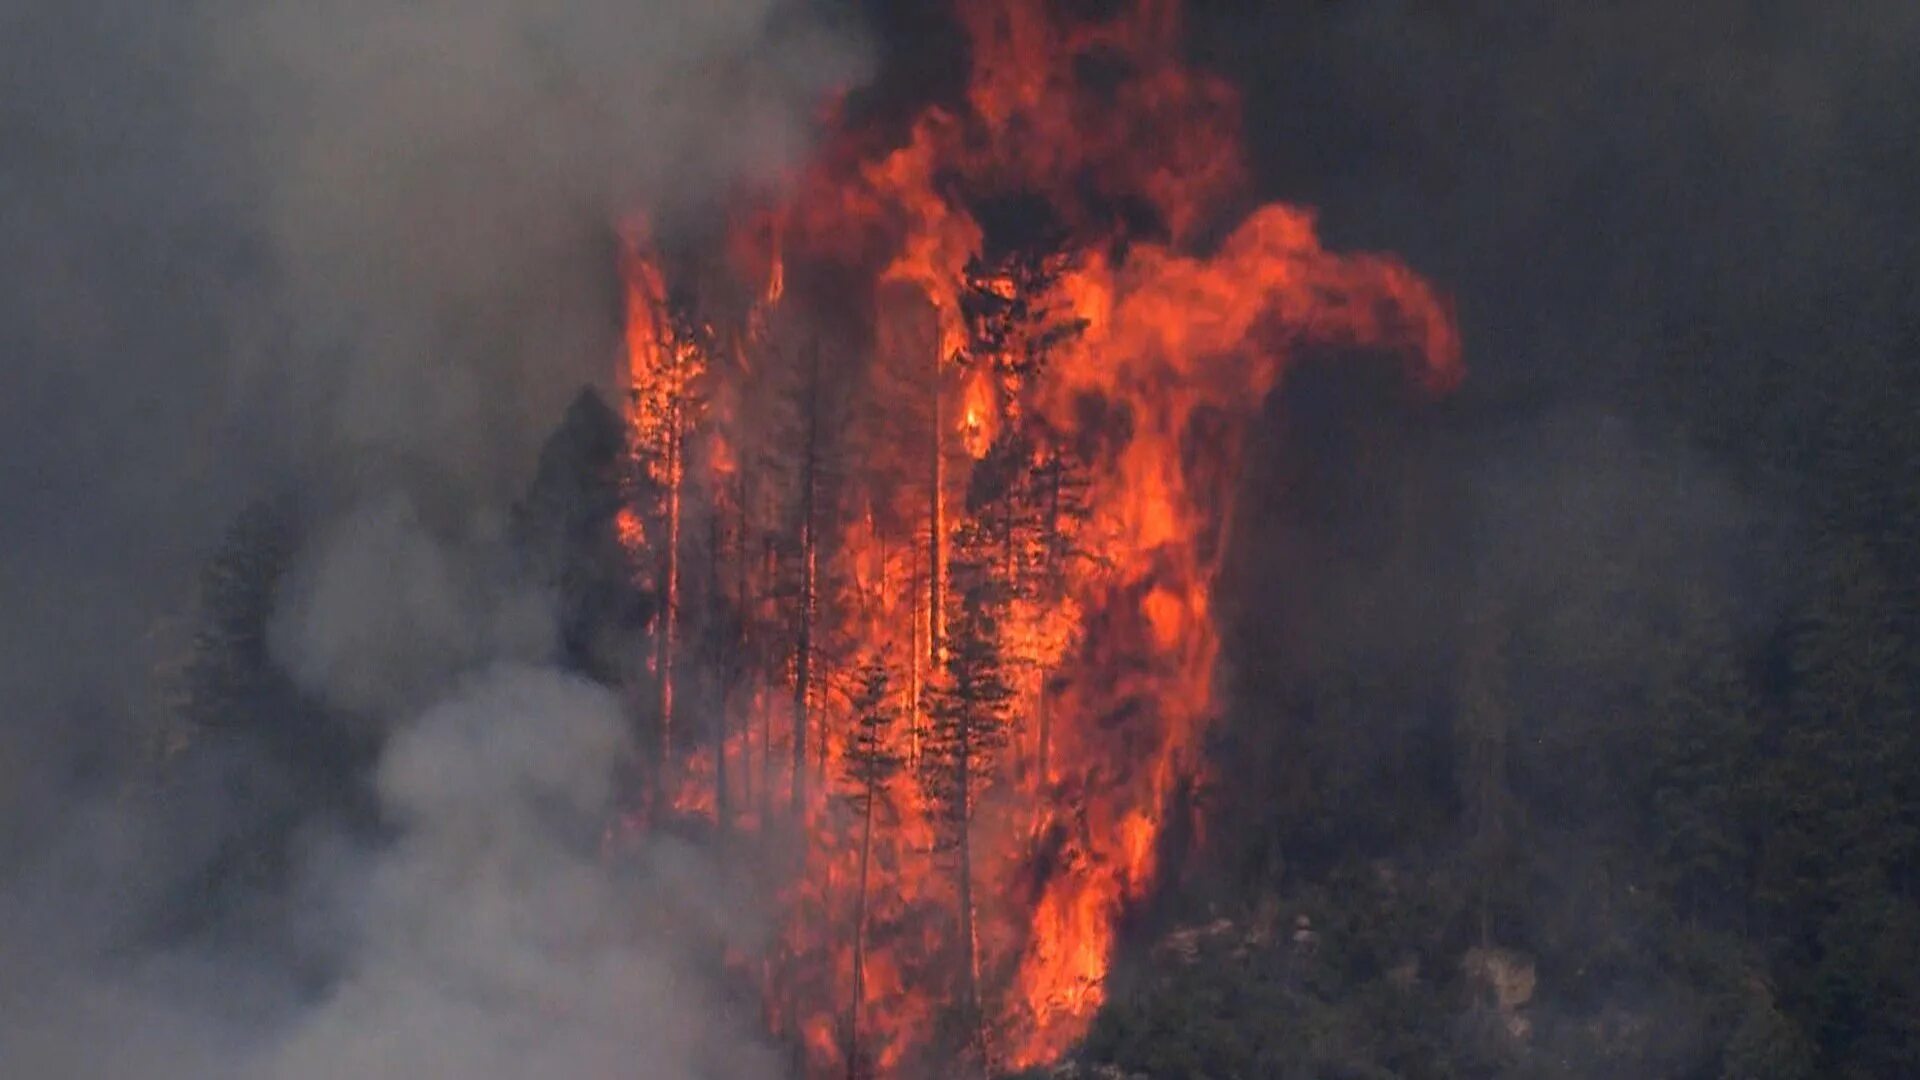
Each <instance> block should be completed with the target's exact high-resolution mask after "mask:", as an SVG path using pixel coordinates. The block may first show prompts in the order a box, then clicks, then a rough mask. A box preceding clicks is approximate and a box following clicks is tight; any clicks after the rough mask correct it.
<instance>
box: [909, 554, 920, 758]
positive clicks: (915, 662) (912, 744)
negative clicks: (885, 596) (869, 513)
mask: <svg viewBox="0 0 1920 1080" xmlns="http://www.w3.org/2000/svg"><path fill="white" fill-rule="evenodd" d="M908 539H909V541H911V539H912V538H911V537H909V538H908ZM907 560H908V566H909V568H910V569H909V572H908V586H907V596H908V598H909V600H908V606H909V607H911V608H912V612H911V617H910V618H908V619H907V766H908V767H909V768H914V769H917V768H919V767H920V548H919V546H918V545H916V544H913V543H909V544H908V545H907Z"/></svg>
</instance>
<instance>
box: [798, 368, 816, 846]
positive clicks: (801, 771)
mask: <svg viewBox="0 0 1920 1080" xmlns="http://www.w3.org/2000/svg"><path fill="white" fill-rule="evenodd" d="M819 467H820V348H819V345H818V344H816V345H815V346H814V348H813V358H812V368H811V371H810V372H809V374H808V386H807V434H806V447H805V449H804V451H803V456H802V458H801V464H800V469H801V472H800V627H799V637H798V641H797V642H796V649H795V653H794V667H793V807H792V813H793V816H794V818H795V819H796V820H798V819H799V818H800V817H801V816H802V815H804V814H805V813H806V807H807V726H808V722H809V721H810V720H811V716H810V715H809V711H808V710H809V707H810V705H811V701H812V698H811V692H812V682H813V629H814V626H813V622H814V608H815V596H814V591H815V589H816V587H817V582H816V580H815V572H816V570H817V569H818V559H819V552H818V550H817V546H818V538H817V537H816V535H815V532H814V530H815V526H816V522H815V520H814V518H815V514H816V502H817V494H818V492H817V490H816V489H817V487H818V482H819V475H818V474H819Z"/></svg>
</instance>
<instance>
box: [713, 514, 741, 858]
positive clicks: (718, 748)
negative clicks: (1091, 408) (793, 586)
mask: <svg viewBox="0 0 1920 1080" xmlns="http://www.w3.org/2000/svg"><path fill="white" fill-rule="evenodd" d="M720 540H721V529H720V513H719V508H718V507H713V508H711V509H710V511H709V513H708V516H707V598H706V604H707V610H708V611H724V610H725V609H724V608H723V607H722V606H721V603H720V600H721V595H722V594H721V591H720ZM709 625H710V624H709ZM725 629H727V630H729V631H730V630H731V627H727V628H725ZM722 647H723V648H724V649H725V651H726V656H725V658H724V659H723V661H722V662H721V664H720V665H719V670H720V679H721V683H720V700H719V702H718V703H717V707H716V708H715V709H714V710H713V823H714V825H715V826H716V827H718V828H719V830H720V831H721V832H722V833H724V832H726V831H727V829H728V827H729V826H730V825H731V824H732V821H731V817H730V815H729V813H728V810H729V808H730V806H729V799H728V792H727V728H728V726H729V725H728V722H727V721H728V715H729V714H728V712H727V706H728V705H730V704H731V703H732V700H733V679H732V672H733V669H734V667H735V665H736V657H737V656H738V655H739V643H738V642H736V641H732V640H728V641H726V642H725V643H724V644H723V646H722Z"/></svg>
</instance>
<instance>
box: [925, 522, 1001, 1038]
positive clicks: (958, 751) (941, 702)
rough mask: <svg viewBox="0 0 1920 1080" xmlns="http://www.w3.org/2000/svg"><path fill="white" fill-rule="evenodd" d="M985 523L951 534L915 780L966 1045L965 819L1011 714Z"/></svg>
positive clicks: (969, 981) (995, 759)
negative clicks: (946, 921)
mask: <svg viewBox="0 0 1920 1080" xmlns="http://www.w3.org/2000/svg"><path fill="white" fill-rule="evenodd" d="M986 540H987V536H986V534H985V532H984V531H983V530H981V529H979V528H977V527H969V528H966V529H963V530H962V532H961V534H960V536H959V537H957V538H956V541H957V542H956V544H955V560H954V566H953V585H954V588H953V592H954V599H953V605H952V611H951V613H950V615H949V617H948V624H947V625H948V638H947V644H946V652H945V657H944V663H943V665H942V670H941V672H940V677H939V680H938V681H936V682H935V683H934V684H933V686H932V688H931V691H930V694H929V702H928V706H927V717H928V727H927V737H926V745H925V746H924V747H923V748H922V750H921V755H920V757H921V760H920V782H921V784H922V786H923V787H924V788H925V789H926V793H927V801H928V804H929V817H930V819H931V821H932V823H933V828H934V850H935V852H936V853H938V854H940V855H943V856H945V857H946V859H947V860H948V862H949V864H950V866H951V872H952V875H953V883H954V893H955V902H954V903H955V906H954V910H955V914H956V916H957V918H958V921H959V932H958V935H957V938H956V953H957V956H958V958H959V959H958V967H959V976H960V987H961V991H960V1009H961V1021H962V1023H963V1024H964V1025H965V1027H966V1030H967V1032H968V1035H969V1037H970V1041H971V1043H972V1048H973V1049H974V1051H975V1052H978V1053H984V1052H985V1051H986V1043H985V1036H984V1031H983V1028H982V1023H983V1021H982V1015H981V997H980V958H979V936H978V928H977V926H976V919H975V916H976V912H975V904H974V887H975V870H974V858H975V856H974V848H973V840H974V829H975V826H976V823H977V822H978V821H979V818H980V816H981V813H980V812H981V805H982V803H983V802H984V800H985V799H986V797H987V795H988V793H989V791H990V789H991V788H992V786H993V783H994V780H995V778H996V776H997V774H998V771H999V768H1000V764H1001V754H1002V751H1003V750H1004V749H1005V747H1006V745H1007V739H1008V728H1009V726H1010V725H1011V723H1012V712H1013V696H1014V695H1013V687H1012V686H1011V685H1010V683H1009V680H1008V677H1007V659H1006V656H1005V653H1004V651H1003V650H1002V648H1001V644H1000V625H1001V620H1002V618H1003V615H1004V610H1005V604H1006V596H1005V591H1004V585H1003V583H1002V582H1001V581H1000V580H999V578H998V576H997V575H996V574H995V573H994V566H993V562H992V552H991V550H990V547H989V545H988V544H986V543H985V541H986Z"/></svg>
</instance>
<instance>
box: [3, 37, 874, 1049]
mask: <svg viewBox="0 0 1920 1080" xmlns="http://www.w3.org/2000/svg"><path fill="white" fill-rule="evenodd" d="M822 9H823V5H813V4H809V3H806V2H804V0H725V2H720V3H713V2H707V0H619V2H615V0H591V2H588V3H584V4H569V5H563V6H560V7H555V6H554V5H549V4H542V3H535V2H533V0H476V2H459V3H455V2H451V0H431V2H427V3H400V2H395V0H341V2H336V3H323V4H304V3H292V2H287V0H244V2H243V0H187V2H184V3H178V4H164V5H128V4H123V3H117V2H107V0H79V2H76V3H64V2H62V3H55V2H52V0H27V2H25V3H18V4H12V5H8V6H7V7H6V8H5V10H0V281H4V282H5V285H4V286H0V363H3V364H4V370H5V372H6V375H5V381H6V387H5V390H4V392H0V458H3V459H4V460H6V461H7V462H8V468H7V469H6V470H4V474H3V475H0V549H3V550H5V552H6V554H7V557H6V559H4V560H0V716H4V723H0V1073H4V1074H5V1075H9V1076H74V1077H121V1076H157V1077H182V1078H186V1077H195V1078H198V1077H219V1076H229V1075H239V1076H261V1075H264V1076H279V1077H291V1078H306V1077H321V1076H341V1075H360V1076H394V1075H426V1076H475V1077H491V1076H499V1077H518V1076H527V1075H562V1076H592V1075H622V1076H634V1075H638V1076H647V1077H654V1076H657V1077H681V1076H724V1077H753V1076H762V1075H772V1074H774V1073H776V1072H777V1068H776V1066H777V1062H776V1061H775V1060H774V1059H773V1058H772V1057H771V1056H770V1055H769V1054H768V1053H767V1052H766V1051H765V1050H764V1048H763V1047H761V1046H760V1044H759V1041H758V1036H757V1034H756V1033H757V1032H758V1030H759V1025H758V1023H757V1020H756V1018H755V1017H754V1016H753V1015H751V1012H750V1011H749V1014H748V1015H746V1016H745V1017H741V1016H738V1015H736V1013H737V1012H738V1010H739V1009H740V1008H741V1006H739V1005H738V1004H737V1003H735V1002H734V1001H733V1000H732V997H731V995H730V993H729V991H728V988H727V987H725V986H723V985H721V984H720V983H719V982H718V981H716V980H717V977H716V975H715V974H714V973H715V972H716V971H718V970H719V968H720V965H718V964H717V963H716V962H715V956H716V955H717V951H718V950H720V949H721V948H723V947H724V946H725V945H726V944H727V943H734V944H743V943H750V940H751V937H752V935H754V934H756V933H757V932H758V926H759V924H758V921H757V919H756V918H755V915H754V911H753V907H752V904H751V902H750V901H749V900H748V899H746V897H747V895H748V893H747V890H746V889H744V888H743V887H742V886H741V884H740V883H739V882H735V881H732V880H730V879H729V878H728V877H727V876H726V875H725V874H724V873H723V872H722V869H721V868H720V867H718V866H716V865H715V864H714V863H713V862H712V860H711V859H710V858H709V857H708V856H707V855H706V854H705V853H703V852H701V851H699V850H697V849H694V848H691V847H687V846H684V845H679V846H676V845H673V844H671V843H670V842H668V841H655V842H652V843H651V844H650V845H648V846H646V847H642V848H637V849H633V850H628V849H627V847H625V846H622V844H619V843H614V844H612V845H611V846H609V844H610V841H609V840H608V838H607V837H605V836H603V835H602V832H601V830H602V828H603V826H605V825H606V823H607V822H606V818H607V814H608V812H609V810H610V808H611V805H612V796H613V791H614V787H613V785H614V783H615V777H616V774H617V770H618V769H619V768H620V765H621V763H622V761H623V760H624V758H625V755H626V753H627V750H628V747H627V746H626V742H625V735H624V733H623V727H622V721H621V707H620V704H619V702H618V701H616V700H614V699H613V698H612V697H610V696H609V695H608V693H607V692H606V691H604V690H601V689H599V688H596V687H594V686H592V685H589V684H586V683H584V682H581V681H580V680H578V679H576V678H574V677H572V676H569V675H567V674H565V673H563V672H561V671H559V670H558V669H556V668H554V667H551V666H548V660H549V659H550V657H551V656H552V654H553V651H554V627H553V620H552V600H551V597H549V596H547V595H545V594H544V593H542V592H541V591H540V590H538V589H536V588H532V587H530V586H528V585H527V584H526V583H524V582H520V581H518V580H516V579H515V577H514V575H513V573H512V572H511V568H510V560H509V559H508V558H506V556H505V553H504V545H503V543H502V541H501V533H502V529H501V527H500V526H501V522H502V520H503V514H502V511H503V510H504V508H505V506H506V504H507V502H508V501H509V500H510V499H511V498H512V497H513V496H514V495H515V494H516V493H517V492H518V491H519V490H520V489H521V488H522V487H523V486H524V485H525V483H526V481H527V479H528V477H529V475H530V473H531V467H532V455H531V451H532V449H533V448H534V447H535V446H536V445H537V442H538V440H539V439H540V438H541V437H542V436H543V435H544V434H545V433H546V432H547V431H548V430H550V429H551V427H552V426H553V425H554V424H555V423H556V422H557V420H558V418H559V416H560V415H561V411H562V408H563V406H564V404H565V402H566V401H567V400H568V399H569V398H570V397H571V396H572V395H573V394H574V393H576V392H577V391H578V389H579V387H580V385H581V384H583V383H588V384H597V385H602V386H606V385H610V384H611V383H612V381H613V379H614V378H615V375H616V364H615V354H614V348H613V346H614V337H613V335H614V332H615V327H616V306H615V305H616V299H617V298H616V295H615V293H614V290H613V287H612V283H611V282H610V280H609V279H610V268H611V265H612V254H613V249H612V246H611V232H610V229H611V226H612V225H613V223H615V222H617V221H619V220H620V219H621V218H622V216H623V215H626V214H629V213H631V212H634V211H636V210H641V209H644V210H646V211H648V212H649V213H650V214H651V215H652V216H653V217H654V218H655V219H656V221H659V222H661V223H662V224H664V225H666V226H669V227H671V226H676V225H681V224H691V223H695V222H699V221H703V220H705V219H706V218H707V217H708V216H709V215H711V214H712V213H713V212H714V211H715V210H716V208H717V207H718V205H719V203H720V202H721V200H722V199H723V198H724V196H725V193H726V192H728V191H730V190H732V189H735V188H738V187H742V186H745V187H754V186H763V185H768V184H773V183H777V182H778V180H779V177H780V176H781V175H782V174H783V172H784V170H785V169H786V168H787V167H788V166H789V165H790V164H791V163H792V162H793V160H794V159H795V156H796V155H797V154H798V153H800V152H801V151H802V150H803V149H804V148H805V146H806V144H807V141H808V138H809V122H810V119H811V118H810V116H809V110H811V109H812V108H813V106H814V103H815V102H817V101H819V100H820V97H821V95H822V93H823V92H824V91H826V90H827V89H828V88H830V87H833V86H837V85H845V84H851V83H854V82H857V81H858V80H859V79H860V78H861V75H862V71H863V68H864V65H865V63H866V59H865V57H866V53H867V48H866V43H865V41H864V40H863V38H862V36H861V34H860V33H859V32H858V31H857V29H855V28H851V27H848V26H845V25H842V24H841V23H840V22H837V21H835V20H834V19H832V18H829V17H826V16H824V15H823V14H822ZM289 490H291V491H292V492H293V493H294V495H295V498H294V502H295V504H296V505H298V506H300V507H301V508H302V510H303V511H304V512H305V516H306V519H307V520H308V522H309V523H310V524H311V525H312V528H310V529H309V530H307V531H306V532H305V533H304V534H303V536H304V543H303V545H302V548H301V550H300V551H298V552H297V553H296V555H295V558H294V560H293V564H292V567H291V569H290V571H289V573H288V574H287V575H286V576H285V578H284V579H283V581H282V582H281V584H280V588H279V590H278V593H277V595H276V596H275V598H274V615H273V618H272V620H271V626H270V633H269V643H268V644H269V646H270V650H271V653H272V656H273V658H274V662H275V663H276V665H277V666H278V667H279V668H280V669H282V670H283V671H284V672H285V674H286V675H287V676H288V678H289V679H290V681H291V685H292V686H293V687H295V688H296V690H297V691H298V694H299V695H300V706H299V707H298V708H289V709H287V710H286V714H285V715H274V716H261V717H255V718H251V720H250V723H257V726H258V727H259V728H260V729H261V730H271V731H273V732H275V733H276V735H275V737H276V738H279V739H281V740H282V742H283V743H284V744H285V745H290V746H306V745H309V744H325V740H317V741H316V740H315V739H314V738H313V736H314V735H316V734H318V733H315V732H313V731H310V730H307V728H308V727H310V726H312V725H343V724H344V725H346V726H347V727H349V728H351V729H352V730H351V731H350V732H349V733H348V735H349V738H348V739H347V742H346V745H350V746H355V747H363V748H366V752H367V753H369V754H371V755H374V757H373V764H372V766H371V768H372V774H371V775H372V777H373V780H372V783H371V787H370V789H369V793H368V794H367V795H366V796H365V798H366V799H367V800H368V801H369V802H370V803H371V806H370V809H369V810H368V811H367V812H368V813H370V814H371V815H372V816H373V817H375V818H377V820H378V822H379V832H378V835H375V836H369V835H368V833H367V830H365V829H364V828H363V829H359V830H355V829H351V828H347V827H344V826H342V825H341V824H340V820H339V819H340V818H341V817H342V816H343V814H342V813H339V812H333V811H330V812H328V813H317V812H313V810H312V805H310V804H315V803H327V804H328V805H329V806H331V805H333V803H337V802H340V801H341V800H347V801H350V800H351V799H352V798H353V796H352V795H351V794H350V793H347V794H343V793H339V792H334V791H329V790H327V789H326V786H325V784H324V783H320V782H317V781H316V780H315V779H314V776H312V775H307V774H308V773H313V774H319V773H321V772H323V771H324V768H323V766H322V764H321V763H319V762H317V761H316V762H310V763H308V762H305V761H304V759H302V757H301V756H300V754H299V753H295V754H292V755H291V757H290V760H291V761H292V762H293V764H289V763H288V761H289V757H288V755H285V754H282V755H281V757H280V758H274V757H272V756H271V755H269V754H266V753H264V752H263V751H261V750H260V748H258V747H254V746H251V745H247V744H236V745H234V746H232V747H230V748H226V749H220V750H212V749H206V748H205V747H204V746H203V747H200V748H196V750H195V752H193V753H188V754H184V755H180V756H178V757H175V758H169V759H168V760H169V761H170V762H171V764H170V765H169V766H168V767H167V768H166V769H164V770H161V771H160V773H159V775H158V778H156V776H155V772H154V770H153V769H152V767H151V763H152V761H153V760H154V759H155V757H156V755H158V754H160V753H162V752H163V751H165V750H166V747H164V746H159V745H156V740H158V741H164V739H165V738H166V734H165V733H166V732H167V730H168V728H167V726H166V725H165V724H164V723H163V722H161V721H163V720H164V717H165V715H166V714H167V712H168V710H169V708H170V707H171V706H170V703H169V702H167V701H165V700H163V699H162V698H161V697H160V696H159V689H158V688H160V687H164V686H165V685H166V680H164V679H156V678H155V677H154V675H155V672H156V669H164V667H165V666H166V665H167V664H168V663H169V662H172V661H176V660H177V659H178V658H179V653H180V652H181V651H182V649H183V647H184V642H183V641H182V635H181V633H180V631H179V629H178V628H177V627H174V626H171V625H170V624H169V622H168V621H167V619H166V617H167V616H170V615H177V614H179V613H181V612H183V611H185V610H187V609H188V607H189V600H190V598H191V596H192V593H193V582H194V573H195V570H196V568H197V567H198V566H199V565H201V563H202V562H203V561H204V559H205V558H206V556H207V555H208V554H209V553H210V551H211V550H212V548H213V546H214V544H215V543H216V541H217V540H218V538H219V536H220V533H221V531H222V529H223V527H224V526H225V524H226V522H228V521H229V520H231V519H232V517H233V514H234V513H235V512H236V511H237V510H238V509H239V508H240V507H241V506H242V505H244V504H246V503H248V502H250V501H252V500H253V499H255V498H256V497H259V496H261V495H266V494H275V493H282V494H283V493H286V492H288V491H289ZM329 745H330V744H329ZM329 800H331V802H330V801H329ZM345 816H350V815H345ZM263 823H266V824H263ZM268 825H270V826H271V827H272V828H278V829H284V830H287V831H288V833H289V835H290V836H291V840H290V841H289V842H288V844H287V845H286V846H285V855H284V859H285V863H286V864H285V865H284V866H280V867H278V868H277V869H276V870H275V873H276V874H278V875H280V876H281V877H283V878H284V880H285V881H286V882H287V884H286V887H285V888H284V889H283V890H280V891H279V892H275V893H271V894H267V893H263V894H261V895H259V896H253V895H251V894H243V895H242V896H241V897H240V899H238V900H231V902H230V903H229V906H227V907H221V908H219V909H218V910H217V911H215V909H213V908H211V907H208V906H207V905H205V904H196V903H188V904H186V905H185V906H184V908H183V907H182V906H181V903H180V900H179V898H180V897H183V896H185V897H194V896H198V895H200V894H201V892H203V891H204V890H203V889H202V888H201V885H200V883H199V877H198V876H199V875H203V874H205V873H207V870H206V867H207V866H208V865H209V863H210V862H212V861H213V860H216V859H217V858H219V857H220V856H221V853H222V852H223V851H226V850H229V849H231V848H232V846H233V844H232V841H233V839H234V838H235V837H245V836H247V835H249V834H250V830H257V829H259V828H264V827H268ZM197 890H198V891H197ZM209 912H212V914H209ZM207 918H212V919H214V920H216V925H214V926H212V927H207V926H202V925H198V924H195V925H194V926H193V932H190V933H188V932H182V931H181V929H180V926H179V925H177V924H182V923H193V922H194V920H195V919H201V920H204V919H207Z"/></svg>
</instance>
